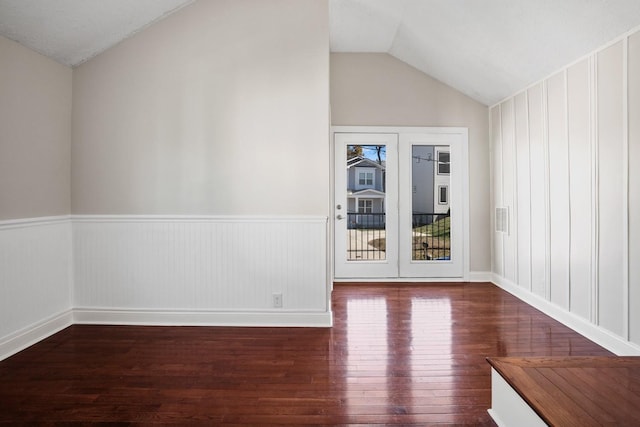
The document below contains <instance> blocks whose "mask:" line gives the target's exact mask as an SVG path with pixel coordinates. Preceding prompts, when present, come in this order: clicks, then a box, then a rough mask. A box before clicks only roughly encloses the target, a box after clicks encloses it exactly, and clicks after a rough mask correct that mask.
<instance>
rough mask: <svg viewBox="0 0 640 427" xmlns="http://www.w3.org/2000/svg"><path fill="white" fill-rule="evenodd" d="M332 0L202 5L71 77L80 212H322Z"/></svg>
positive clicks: (227, 0) (222, 0)
mask: <svg viewBox="0 0 640 427" xmlns="http://www.w3.org/2000/svg"><path fill="white" fill-rule="evenodd" d="M328 34H329V29H328V4H327V1H326V0H305V1H299V0H274V1H269V2H264V1H260V0H219V1H215V2H214V1H199V2H196V3H194V4H192V5H190V6H188V7H186V8H184V9H183V10H181V11H179V12H178V13H176V14H174V15H171V16H170V17H168V18H166V19H165V20H163V21H161V22H159V23H157V24H155V25H153V26H151V27H149V28H148V29H146V30H145V31H143V32H141V33H139V34H137V35H136V36H134V37H133V38H131V39H128V40H126V41H125V42H123V43H121V44H120V45H118V46H116V47H115V48H112V49H110V50H108V51H106V52H105V53H103V54H101V55H99V56H98V57H96V58H94V59H92V60H90V61H88V62H87V63H85V64H83V65H81V66H80V67H78V68H76V69H75V70H74V80H73V114H74V125H73V146H72V179H71V188H72V212H73V213H74V214H245V215H246V214H261V215H265V214H266V215H272V214H273V215H279V214H285V215H327V213H328V212H327V211H328V194H329V193H328V191H329V190H328V185H327V183H328V182H329V143H328V127H329V113H328V104H329V87H328V81H329V57H328V49H329V47H328V40H329V35H328Z"/></svg>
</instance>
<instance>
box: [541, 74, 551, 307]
mask: <svg viewBox="0 0 640 427" xmlns="http://www.w3.org/2000/svg"><path fill="white" fill-rule="evenodd" d="M548 91H549V86H548V81H547V80H545V81H543V82H542V152H543V154H544V208H545V218H544V221H545V224H544V230H545V248H544V250H545V254H544V255H545V256H544V281H545V298H546V299H547V301H551V291H552V289H551V287H552V286H553V284H552V283H551V189H550V184H551V183H550V182H549V174H550V165H549V104H548V103H549V92H548Z"/></svg>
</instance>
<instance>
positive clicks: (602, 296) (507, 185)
mask: <svg viewBox="0 0 640 427" xmlns="http://www.w3.org/2000/svg"><path fill="white" fill-rule="evenodd" d="M639 73H640V33H638V32H631V33H628V34H625V35H623V36H622V37H620V38H618V39H616V40H613V41H612V42H611V43H609V44H607V45H606V46H604V47H603V48H601V49H598V50H597V51H595V52H593V53H591V54H590V55H587V56H586V57H584V58H582V59H580V60H579V61H576V62H575V63H573V64H570V65H568V66H567V67H565V68H564V69H562V70H560V71H558V72H556V73H554V74H553V75H551V76H550V77H548V78H546V79H545V80H543V81H541V82H539V83H536V84H534V85H532V86H531V87H529V88H527V89H525V90H524V91H522V92H520V93H518V94H516V95H514V96H513V97H511V98H508V99H506V100H504V101H502V102H501V103H499V104H497V105H495V106H493V107H492V108H491V110H490V111H491V113H490V118H491V149H492V168H491V173H492V177H491V180H492V185H491V189H492V202H491V210H492V212H493V211H494V210H495V208H497V207H507V208H508V210H509V213H510V216H509V222H510V224H509V231H508V232H506V233H505V232H496V231H493V230H492V251H493V254H492V256H493V262H492V264H493V267H492V270H493V279H492V281H493V282H494V283H496V284H497V285H498V286H500V287H502V288H503V289H505V290H507V291H509V292H510V293H512V294H513V295H515V296H517V297H518V298H520V299H522V300H524V301H526V302H527V303H529V304H531V305H533V306H534V307H536V308H538V309H540V310H542V311H544V312H545V313H547V314H549V315H550V316H552V317H554V318H555V319H557V320H558V321H560V322H562V323H564V324H565V325H567V326H569V327H571V328H573V329H575V330H576V331H578V332H580V333H582V334H583V335H585V336H586V337H588V338H590V339H592V340H593V341H595V342H597V343H599V344H600V345H602V346H604V347H605V348H607V349H609V350H611V351H613V352H614V353H616V354H633V355H640V316H638V315H636V314H635V310H634V309H635V308H638V307H640V294H638V293H637V292H636V291H635V289H636V288H637V287H638V284H640V269H638V268H636V267H635V266H634V265H633V264H632V263H630V260H632V259H638V256H639V255H640V245H638V244H636V243H635V242H636V241H638V239H640V227H638V221H637V218H640V203H639V202H638V198H637V196H636V195H635V194H636V193H637V192H638V191H639V190H640V172H636V171H635V170H634V169H632V168H630V167H629V166H630V165H632V164H636V163H638V162H640V127H638V126H636V125H635V123H636V122H638V121H639V120H640V84H638V82H637V81H636V80H637V79H634V78H630V76H636V75H639Z"/></svg>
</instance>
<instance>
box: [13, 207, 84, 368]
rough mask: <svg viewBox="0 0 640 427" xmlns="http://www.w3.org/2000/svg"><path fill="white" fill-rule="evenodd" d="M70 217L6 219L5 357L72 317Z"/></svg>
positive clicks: (67, 324)
mask: <svg viewBox="0 0 640 427" xmlns="http://www.w3.org/2000/svg"><path fill="white" fill-rule="evenodd" d="M71 300H72V272H71V224H70V223H69V219H68V217H66V216H64V217H46V218H30V219H19V220H7V221H0V360H2V359H4V358H6V357H9V356H10V355H12V354H14V353H16V352H18V351H20V350H22V349H23V348H25V347H28V346H29V345H31V344H33V343H35V342H37V341H39V340H41V339H43V338H45V337H47V336H49V335H51V334H52V333H55V332H57V331H59V330H61V329H63V328H65V327H67V326H69V325H70V324H71V322H72V313H71Z"/></svg>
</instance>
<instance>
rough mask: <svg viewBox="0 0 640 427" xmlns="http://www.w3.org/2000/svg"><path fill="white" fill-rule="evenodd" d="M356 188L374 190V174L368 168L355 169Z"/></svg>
mask: <svg viewBox="0 0 640 427" xmlns="http://www.w3.org/2000/svg"><path fill="white" fill-rule="evenodd" d="M357 173H358V174H357V176H358V188H374V186H375V172H374V171H372V170H371V169H369V168H366V169H365V168H362V169H357Z"/></svg>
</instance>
